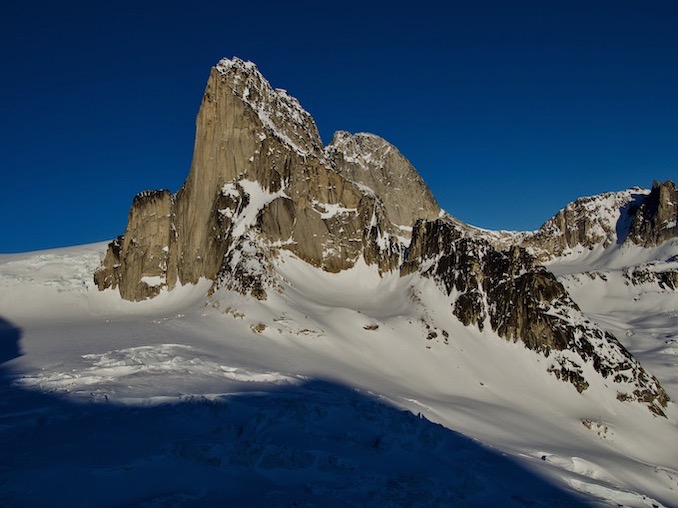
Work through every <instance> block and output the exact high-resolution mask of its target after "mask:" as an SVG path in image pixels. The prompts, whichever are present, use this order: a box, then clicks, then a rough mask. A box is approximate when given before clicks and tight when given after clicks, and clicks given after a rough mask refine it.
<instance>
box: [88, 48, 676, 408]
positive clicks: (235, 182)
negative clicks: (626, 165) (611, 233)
mask: <svg viewBox="0 0 678 508" xmlns="http://www.w3.org/2000/svg"><path fill="white" fill-rule="evenodd" d="M653 192H654V191H653ZM658 192H659V191H658ZM674 192H675V187H674ZM675 201H676V202H678V200H675ZM662 213H663V212H662ZM642 214H646V215H648V216H652V217H654V216H656V215H657V212H656V211H654V209H653V208H652V206H651V205H648V206H646V207H645V208H643V205H642V204H639V205H638V210H637V211H636V214H635V216H641V215H642ZM642 216H643V217H644V216H645V215H642ZM662 220H663V219H662ZM634 224H635V223H634ZM658 227H660V226H656V227H655V226H652V227H651V228H650V230H651V231H652V232H653V233H652V234H655V233H654V232H655V231H657V228H658ZM643 228H644V226H642V225H641V226H637V227H636V226H634V228H633V229H632V230H631V231H632V234H633V235H640V237H644V235H646V233H647V232H646V230H645V229H643ZM674 228H675V224H674ZM554 230H555V229H554ZM662 231H663V230H662ZM661 234H663V233H661ZM661 234H660V235H659V236H658V237H657V241H659V240H660V239H661V238H662V236H661ZM630 235H631V234H630ZM633 238H635V236H633ZM548 241H551V240H549V239H547V240H539V239H538V240H535V239H534V236H533V235H532V236H531V235H517V236H516V235H514V236H510V235H509V236H506V235H504V236H501V235H494V236H493V235H492V234H481V233H480V232H478V231H476V230H474V228H472V227H470V226H467V225H465V224H463V223H461V222H459V221H457V220H456V219H454V218H453V217H451V216H449V215H447V214H445V213H444V212H442V211H441V210H440V208H439V206H438V204H437V203H436V200H435V198H434V197H433V195H432V193H431V191H430V190H429V189H428V187H427V186H426V184H425V183H424V181H423V180H422V179H421V177H420V176H419V174H418V173H417V171H416V170H415V169H414V168H413V167H412V165H411V164H410V163H409V162H408V161H407V159H405V157H403V155H402V154H400V152H399V151H398V150H397V149H396V148H395V147H393V146H392V145H390V144H389V143H388V142H386V141H385V140H383V139H381V138H379V137H378V136H374V135H372V134H355V135H352V134H349V133H346V132H338V133H336V134H335V136H334V139H333V140H332V142H331V144H330V145H329V146H327V147H324V146H323V144H322V141H321V139H320V136H319V134H318V129H317V127H316V125H315V122H314V121H313V119H312V118H311V116H310V115H309V114H308V113H307V112H306V111H305V110H304V109H303V108H302V107H301V106H300V104H299V102H298V101H297V100H296V99H294V98H293V97H291V96H290V95H288V94H287V92H285V91H284V90H280V89H273V88H272V87H271V85H270V84H269V83H268V82H267V81H266V80H265V79H264V77H263V76H262V75H261V74H260V72H259V71H258V69H257V68H256V66H255V65H254V64H252V63H251V62H244V61H242V60H239V59H237V58H234V59H232V60H228V59H224V60H222V61H221V62H219V64H218V65H217V66H216V67H215V68H213V69H212V72H211V74H210V77H209V80H208V83H207V88H206V90H205V95H204V97H203V101H202V105H201V107H200V111H199V113H198V117H197V126H196V139H195V147H194V155H193V162H192V165H191V170H190V173H189V176H188V178H187V180H186V182H185V183H184V185H183V186H182V188H181V189H180V190H179V191H178V192H177V193H176V194H171V193H170V192H169V191H151V192H148V191H147V192H143V193H141V194H139V195H138V196H137V197H136V198H135V199H134V202H133V204H132V209H131V211H130V215H129V221H128V224H127V229H126V231H125V234H124V235H123V236H121V237H119V238H118V239H116V240H115V241H114V242H112V243H111V244H110V246H109V249H108V252H107V254H106V257H105V259H104V261H103V264H102V267H101V268H100V269H99V270H98V271H97V272H96V274H95V282H96V283H97V285H98V287H99V289H101V290H103V289H107V288H113V289H118V290H119V291H120V294H121V296H122V297H123V298H125V299H128V300H136V301H138V300H143V299H146V298H150V297H154V296H155V295H157V294H158V293H159V292H160V291H161V290H163V289H168V290H171V289H172V288H174V287H175V286H177V285H178V284H190V283H197V282H198V280H199V279H200V278H206V279H209V280H211V281H213V290H217V289H224V290H234V291H238V292H240V293H243V294H251V295H252V296H254V297H256V298H258V299H260V300H265V299H266V298H267V295H268V294H269V292H270V291H271V290H280V284H279V278H278V276H277V272H276V259H277V258H278V255H279V253H280V251H281V250H287V251H290V252H291V253H293V254H294V255H295V256H297V257H298V258H300V259H301V260H303V261H305V262H306V263H308V264H309V265H312V266H313V267H314V268H315V269H320V270H325V271H329V272H339V271H342V270H346V269H350V268H352V267H353V266H354V265H355V264H356V263H357V262H359V260H361V259H362V260H364V262H365V263H366V264H367V265H370V266H373V267H374V269H375V270H377V271H379V273H381V274H383V275H386V274H388V276H399V275H401V276H412V275H413V274H414V276H415V277H424V278H426V277H428V278H431V279H433V280H435V281H436V283H437V285H438V287H439V288H440V291H441V296H442V297H444V298H447V299H448V300H449V302H450V309H451V310H450V312H451V314H452V315H453V316H455V317H456V319H458V320H459V322H460V323H462V324H463V325H466V326H473V327H476V328H477V329H478V330H488V329H489V330H492V331H494V332H495V333H496V334H497V335H499V336H500V337H503V338H505V339H507V340H512V341H522V342H523V343H524V344H525V345H526V347H528V348H530V349H532V350H534V351H538V352H539V353H541V354H543V355H544V356H546V357H548V358H550V359H551V363H550V366H549V368H548V370H549V371H550V372H552V373H553V374H554V375H555V376H556V377H558V378H559V379H563V380H565V381H568V382H571V383H572V384H573V385H574V387H575V388H576V389H577V390H578V391H580V392H583V391H585V390H586V389H587V388H588V386H589V382H588V381H587V379H586V374H585V371H587V368H589V367H590V368H591V369H593V371H594V372H596V373H597V374H596V375H599V376H602V377H604V378H606V379H609V380H610V381H613V382H614V383H616V384H617V386H616V388H617V392H618V393H619V394H620V395H619V398H620V399H623V400H635V401H641V402H643V403H646V404H647V405H648V407H649V408H650V409H651V410H652V411H653V412H655V413H656V414H663V412H662V409H663V408H665V407H666V404H667V402H668V397H667V396H666V394H665V393H664V391H663V389H662V388H661V386H659V383H658V382H657V380H656V379H655V378H654V377H653V376H651V375H650V374H649V373H647V372H646V371H645V370H644V369H643V368H642V367H641V366H640V365H639V364H638V362H637V361H636V360H635V359H634V358H633V357H632V356H631V355H630V354H629V353H628V352H627V351H626V350H625V349H624V348H623V346H621V345H620V344H619V343H618V342H617V341H616V339H615V338H614V337H612V336H611V335H609V334H606V333H605V332H603V331H602V330H600V329H599V328H598V327H597V326H595V325H594V324H593V323H591V322H590V321H588V320H587V319H586V318H585V317H584V315H583V314H582V313H581V312H580V311H579V309H578V308H577V306H576V305H575V304H574V302H573V301H572V300H571V299H570V298H569V296H568V294H567V292H566V291H565V289H564V288H563V287H562V285H561V284H560V283H559V282H558V281H557V280H556V279H555V277H553V276H552V275H551V274H550V273H549V272H547V271H546V270H545V269H544V268H542V267H540V266H538V265H536V264H535V263H534V258H533V257H532V255H531V254H529V253H528V251H526V250H525V249H524V248H523V247H520V246H517V245H513V244H515V243H517V242H526V243H527V245H530V247H531V248H533V249H536V246H541V248H542V249H547V248H548ZM554 241H555V240H554ZM529 242H532V243H531V244H530V243H529ZM544 242H546V243H544ZM544 245H547V247H544Z"/></svg>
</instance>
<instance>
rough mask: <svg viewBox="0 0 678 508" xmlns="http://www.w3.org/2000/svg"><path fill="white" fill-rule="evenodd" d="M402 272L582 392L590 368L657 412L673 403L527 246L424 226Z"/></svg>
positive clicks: (439, 223) (440, 223) (442, 223)
mask: <svg viewBox="0 0 678 508" xmlns="http://www.w3.org/2000/svg"><path fill="white" fill-rule="evenodd" d="M401 273H402V274H403V275H408V274H411V273H421V274H422V275H424V276H425V277H430V278H432V279H433V280H435V281H436V282H437V284H438V285H439V286H440V287H441V289H442V290H443V291H444V293H445V294H447V295H448V297H449V298H450V306H451V312H452V313H453V314H454V315H455V316H456V317H457V318H458V319H459V320H460V321H461V322H462V323H464V324H465V325H467V326H477V327H478V328H479V329H480V330H483V329H485V328H488V327H489V328H490V329H491V330H493V331H494V332H496V333H497V334H498V335H500V336H501V337H504V338H506V339H507V340H512V341H514V342H516V341H518V340H520V341H522V342H523V344H524V345H525V347H527V348H528V349H531V350H534V351H536V352H539V353H541V354H543V355H544V356H546V357H549V358H551V359H552V363H551V365H550V367H549V368H548V370H549V371H550V372H552V373H553V374H554V375H555V376H556V377H558V378H559V379H562V380H564V381H567V382H570V383H572V384H573V385H574V386H575V388H576V389H577V390H578V391H579V392H583V391H584V390H586V389H587V388H588V387H589V383H588V382H587V381H586V378H585V367H584V366H585V365H587V364H588V366H590V367H593V369H594V370H595V371H596V372H598V373H599V374H600V375H601V376H602V377H603V378H606V379H607V378H610V379H612V380H614V381H615V382H616V383H620V384H622V385H624V384H625V385H626V387H625V388H624V389H623V390H622V389H620V391H619V393H620V394H621V395H620V397H622V398H623V399H624V400H636V401H639V402H645V403H648V407H649V408H650V409H651V410H652V411H653V412H654V413H655V414H658V415H663V414H664V412H663V409H664V408H665V407H666V404H667V403H668V401H669V398H668V396H667V395H666V393H665V392H664V390H663V389H662V387H661V386H660V385H659V382H658V381H657V379H656V378H654V377H653V376H652V375H650V374H649V373H647V372H646V371H645V370H644V369H643V368H642V366H641V365H640V364H639V363H638V362H637V361H636V360H635V358H633V356H632V355H631V354H630V353H629V352H628V351H627V350H626V349H625V348H624V347H623V346H622V345H621V344H620V343H619V342H618V341H617V339H615V338H614V337H613V336H612V335H610V334H609V333H607V332H604V331H602V330H601V329H600V328H598V327H597V326H596V325H595V324H593V323H592V322H591V321H589V320H588V319H587V318H586V317H585V316H584V314H582V312H581V311H580V310H579V308H578V307H577V305H576V304H575V303H574V302H573V301H572V299H571V298H570V296H569V295H568V293H567V291H566V290H565V288H564V287H563V286H562V285H561V284H560V283H559V282H558V281H557V280H556V278H555V276H554V275H553V274H551V273H550V272H548V271H547V270H546V269H544V268H543V267H540V266H536V265H535V259H534V258H533V257H532V256H531V255H530V254H529V253H528V252H527V251H526V250H525V249H523V248H521V247H518V246H513V247H511V248H510V249H508V250H506V251H500V250H497V249H495V248H494V247H493V246H492V245H491V244H490V243H489V242H487V241H485V240H483V239H478V238H474V237H471V236H468V235H467V234H465V232H464V231H463V230H462V229H461V228H459V227H457V226H456V225H455V224H454V223H452V222H450V221H447V220H445V219H439V220H435V221H429V222H424V221H420V222H418V223H417V225H416V226H415V228H414V230H413V232H412V242H411V244H410V248H409V250H408V253H407V257H406V259H405V262H404V263H403V265H402V268H401Z"/></svg>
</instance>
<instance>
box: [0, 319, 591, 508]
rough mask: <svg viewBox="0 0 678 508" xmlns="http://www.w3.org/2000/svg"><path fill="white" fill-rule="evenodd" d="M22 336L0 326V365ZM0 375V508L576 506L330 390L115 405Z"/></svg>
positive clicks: (524, 476)
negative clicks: (35, 387) (50, 507)
mask: <svg viewBox="0 0 678 508" xmlns="http://www.w3.org/2000/svg"><path fill="white" fill-rule="evenodd" d="M20 338H21V331H20V330H19V329H17V328H16V327H14V326H13V325H12V324H11V323H9V322H7V321H5V320H1V319H0V344H1V346H0V353H1V354H2V356H1V359H2V362H3V363H4V362H6V361H8V360H10V359H12V358H14V357H16V356H18V355H20ZM12 380H13V376H12V373H11V372H10V370H9V369H8V368H7V366H0V450H2V452H1V453H0V505H2V506H5V507H11V506H48V505H51V504H54V502H55V501H56V500H58V501H59V504H60V505H62V506H69V507H77V506H83V507H84V506H95V505H96V506H99V507H104V506H148V507H165V506H167V507H169V506H171V507H180V506H181V507H184V506H186V507H189V506H248V507H249V506H261V507H268V506H271V507H273V506H323V507H328V506H375V507H376V506H378V507H385V506H407V507H415V506H559V507H565V506H568V507H569V506H583V505H584V503H583V502H582V501H581V500H580V499H579V498H577V497H575V496H574V494H572V493H569V492H565V491H563V490H561V489H559V488H558V487H556V486H554V485H552V484H550V483H549V482H548V481H546V480H545V479H543V478H541V477H539V476H537V475H535V474H534V473H532V472H530V471H528V470H526V469H525V468H524V467H522V466H521V465H520V464H518V463H516V462H514V461H512V460H511V459H509V458H507V457H505V456H503V455H501V454H500V453H497V452H495V451H492V450H489V449H487V448H484V447H482V446H480V445H479V444H477V443H475V442H474V441H472V440H470V439H468V438H466V437H464V436H462V435H460V434H458V433H456V432H453V431H451V430H449V429H446V428H445V427H442V426H441V425H438V424H435V423H432V422H429V421H428V420H426V419H425V418H422V417H420V416H416V415H414V414H412V413H410V412H408V411H402V410H399V409H397V408H394V407H391V406H389V405H387V404H384V403H383V402H380V401H378V400H376V399H374V398H372V397H370V396H366V395H365V394H363V393H359V392H357V391H355V390H353V389H351V388H349V387H346V386H341V385H339V384H336V383H332V382H326V381H308V382H304V383H302V384H300V385H286V386H283V387H280V386H278V387H274V388H270V387H267V388H266V391H265V392H261V391H257V392H255V391H252V392H244V393H239V394H237V395H230V396H228V395H224V396H219V397H216V398H214V399H207V398H205V397H186V398H184V399H182V400H180V401H178V402H175V403H167V404H158V405H148V406H124V405H119V404H115V403H113V402H106V400H105V399H101V398H99V399H97V400H94V399H93V400H92V402H89V403H87V402H85V403H83V402H74V401H72V400H68V399H67V398H63V397H61V396H58V394H49V393H43V392H39V391H32V390H26V389H24V388H21V387H18V386H16V385H15V384H13V383H12Z"/></svg>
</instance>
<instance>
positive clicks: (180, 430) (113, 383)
mask: <svg viewBox="0 0 678 508" xmlns="http://www.w3.org/2000/svg"><path fill="white" fill-rule="evenodd" d="M0 341H1V343H0V344H1V345H0V361H2V362H3V363H2V365H1V366H0V375H1V376H2V377H1V379H2V385H1V386H2V391H3V397H2V398H1V399H0V400H2V402H0V405H2V411H1V412H0V419H1V420H0V440H1V441H0V442H1V443H2V447H3V450H6V452H5V453H4V457H3V458H2V460H0V471H2V475H0V500H1V502H2V505H3V506H40V505H44V504H46V503H48V502H50V500H52V499H56V498H57V497H58V498H59V499H63V500H64V502H65V503H66V504H67V505H69V506H92V505H93V504H96V505H98V506H129V505H139V506H215V505H222V504H229V505H238V506H678V445H677V444H676V443H678V410H677V409H676V406H675V404H674V402H672V400H675V399H677V398H678V363H677V361H676V358H678V356H677V355H678V342H677V341H678V190H677V189H676V186H675V184H674V183H673V182H671V181H667V182H663V183H659V182H655V183H654V184H653V185H652V188H651V189H650V190H646V189H641V188H633V189H630V190H626V191H621V192H609V193H605V194H601V195H598V196H592V197H586V198H581V199H578V200H577V201H575V202H573V203H570V204H568V205H567V206H566V207H565V208H563V209H562V210H561V211H560V212H558V213H557V214H556V215H555V216H554V217H553V218H551V219H549V220H548V221H546V222H545V223H544V225H543V226H542V227H541V228H540V229H539V230H537V231H533V232H505V231H487V230H482V229H479V228H476V227H473V226H471V225H468V224H465V223H463V222H461V221H459V220H458V219H456V218H455V217H453V216H452V215H450V214H448V213H447V212H445V211H443V210H441V209H440V207H439V206H438V204H437V202H436V199H435V198H434V196H433V194H432V193H431V191H430V190H429V188H428V187H427V185H426V183H425V182H424V181H423V180H422V179H421V177H420V176H419V174H418V173H417V171H416V170H415V169H414V168H413V167H412V165H411V164H410V163H409V161H408V160H407V159H406V158H405V157H404V156H403V155H402V154H401V153H400V152H399V151H398V150H397V148H395V147H394V146H392V145H391V144H389V143H388V142H387V141H386V140H384V139H382V138H380V137H378V136H375V135H373V134H366V133H358V134H350V133H348V132H343V131H340V132H337V133H336V134H335V135H334V138H333V139H332V142H331V143H330V144H329V145H328V146H323V142H322V140H321V139H320V136H319V134H318V129H317V127H316V125H315V123H314V121H313V119H312V117H311V116H310V114H309V113H308V112H306V111H305V110H304V109H303V108H302V107H301V105H300V103H299V102H298V101H297V100H296V99H295V98H293V97H292V96H290V95H289V94H288V93H287V92H286V91H284V90H281V89H274V88H272V87H271V85H270V84H269V83H268V81H267V80H266V79H265V78H264V77H263V76H262V74H261V73H260V72H259V70H258V69H257V67H256V66H255V65H254V64H253V63H251V62H244V61H242V60H239V59H237V58H234V59H232V60H229V59H224V60H222V61H220V62H219V63H218V64H217V65H216V67H214V68H213V69H212V71H211V73H210V76H209V80H208V83H207V87H206V90H205V94H204V97H203V100H202V105H201V107H200V111H199V113H198V117H197V122H196V138H195V146H194V156H193V162H192V165H191V168H190V172H189V175H188V178H187V179H186V181H185V183H184V185H183V186H182V187H181V189H180V190H179V191H178V192H176V193H172V192H171V191H169V190H153V191H144V192H141V193H140V194H138V195H137V196H136V197H135V198H134V200H133V203H132V208H131V210H130V213H129V219H128V223H127V228H126V230H125V232H124V234H123V235H121V236H119V237H118V238H117V239H115V240H113V241H112V242H111V243H109V244H108V245H103V244H95V245H89V246H83V247H73V248H69V249H59V250H54V251H45V252H37V253H32V254H21V255H19V254H17V255H2V256H0ZM38 486H39V487H38Z"/></svg>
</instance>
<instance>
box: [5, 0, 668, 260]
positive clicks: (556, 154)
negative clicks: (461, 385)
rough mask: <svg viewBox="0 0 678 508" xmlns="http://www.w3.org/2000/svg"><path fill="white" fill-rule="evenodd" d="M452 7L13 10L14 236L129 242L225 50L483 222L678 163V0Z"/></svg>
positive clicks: (645, 182) (176, 156)
mask: <svg viewBox="0 0 678 508" xmlns="http://www.w3.org/2000/svg"><path fill="white" fill-rule="evenodd" d="M437 3H440V2H428V1H423V2H422V1H420V2H408V5H407V6H398V4H397V2H388V3H386V2H385V3H381V4H378V3H375V2H367V1H364V2H350V1H344V2H332V3H327V4H323V3H318V2H274V3H273V2H201V1H199V0H196V1H194V2H190V4H191V5H190V6H189V2H186V3H185V5H180V4H179V2H153V1H144V2H127V1H116V2H91V1H88V2H31V1H26V2H21V3H20V5H9V6H8V5H5V6H3V9H2V13H1V14H0V56H1V57H2V58H1V60H0V91H1V94H0V119H1V121H0V139H1V140H2V141H1V142H0V168H2V180H0V192H1V196H2V199H1V200H0V252H18V251H22V250H35V249H42V248H49V247H56V246H64V245H74V244H80V243H89V242H94V241H100V240H105V239H110V238H113V237H114V236H116V235H118V234H121V233H123V232H124V228H125V224H126V221H127V213H128V211H129V206H130V204H131V202H132V199H133V197H134V195H135V194H136V193H137V192H139V191H141V190H144V189H154V188H169V189H171V190H173V191H176V190H177V189H178V188H179V187H180V185H181V183H182V182H183V180H184V179H185V178H186V176H187V174H188V170H189V166H190V161H191V155H192V149H193V136H194V126H195V115H196V113H197V111H198V107H199V105H200V100H201V98H202V93H203V89H204V86H205V83H206V80H207V76H208V74H209V71H210V68H211V66H213V65H214V64H216V62H217V61H218V60H219V59H220V58H221V57H224V56H228V57H231V56H234V55H236V56H239V57H241V58H243V59H247V60H252V61H253V62H255V63H256V64H257V65H258V66H259V68H260V70H261V71H262V73H263V74H264V75H265V76H266V77H267V78H268V79H269V81H271V84H272V85H273V86H274V87H280V88H285V89H287V90H288V91H289V92H290V93H291V94H292V95H293V96H295V97H297V98H298V99H299V100H300V101H301V104H302V105H303V106H304V107H305V108H306V109H307V110H308V111H309V112H310V113H311V114H312V115H313V116H314V118H315V119H316V122H317V124H318V127H319V129H320V133H321V135H322V137H323V140H324V141H325V142H326V143H328V142H329V141H330V140H331V137H332V133H333V132H334V131H335V130H339V129H342V130H348V131H351V132H358V131H366V132H373V133H375V134H378V135H380V136H382V137H384V138H386V139H387V140H389V141H391V142H392V143H393V144H394V145H396V146H397V147H398V148H399V149H400V151H401V152H403V154H405V156H407V157H408V158H409V159H410V160H411V161H412V163H413V164H414V165H415V167H416V168H417V169H418V170H419V172H420V173H421V174H422V176H423V177H424V179H425V180H426V181H427V182H428V184H429V185H430V187H431V188H432V190H433V192H434V194H435V195H436V197H437V198H438V200H439V202H440V203H441V205H442V206H443V207H444V208H445V209H446V210H448V211H449V212H450V213H452V214H454V215H456V216H457V217H459V218H461V219H463V220H465V221H467V222H470V223H472V224H475V225H478V226H482V227H486V228H492V229H498V228H503V229H534V228H537V227H538V226H539V225H540V224H541V223H542V222H543V221H545V220H546V219H547V218H549V217H550V216H551V215H553V214H554V213H555V212H556V211H557V210H558V209H559V208H561V207H562V206H564V205H565V204H566V203H567V202H569V201H571V200H573V199H574V198H576V197H579V196H582V195H590V194H596V193H599V192H603V191H608V190H621V189H624V188H628V187H631V186H634V185H640V186H645V187H647V186H650V185H651V184H652V180H653V179H657V180H664V179H669V178H670V179H673V180H675V179H676V177H678V28H677V27H678V3H676V2H674V1H670V0H666V1H646V2H637V1H633V2H624V1H621V2H620V1H617V2H595V1H586V2H550V1H549V2H482V1H467V2H450V3H449V5H448V6H445V7H441V6H437V5H436V4H437ZM502 4H504V5H509V4H510V5H512V7H500V6H501V5H502ZM591 6H593V7H591Z"/></svg>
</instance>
